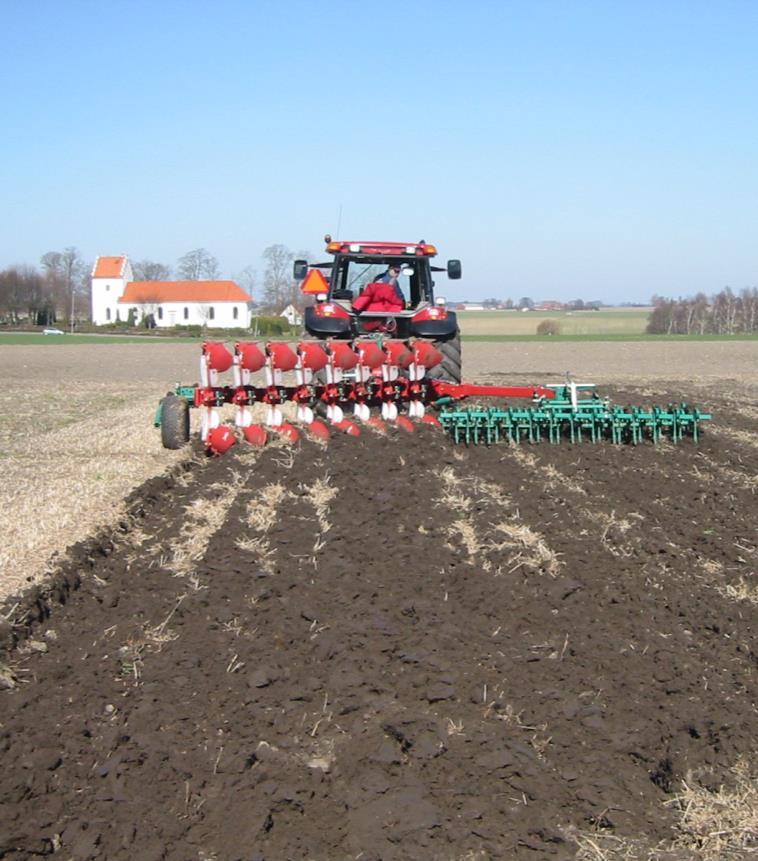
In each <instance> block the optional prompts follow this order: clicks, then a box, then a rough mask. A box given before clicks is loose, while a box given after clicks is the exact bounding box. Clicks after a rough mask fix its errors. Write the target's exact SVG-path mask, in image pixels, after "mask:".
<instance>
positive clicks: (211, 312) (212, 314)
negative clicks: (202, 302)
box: [208, 305, 216, 320]
mask: <svg viewBox="0 0 758 861" xmlns="http://www.w3.org/2000/svg"><path fill="white" fill-rule="evenodd" d="M208 319H209V320H215V319H216V310H215V309H214V307H213V305H211V306H210V308H208Z"/></svg>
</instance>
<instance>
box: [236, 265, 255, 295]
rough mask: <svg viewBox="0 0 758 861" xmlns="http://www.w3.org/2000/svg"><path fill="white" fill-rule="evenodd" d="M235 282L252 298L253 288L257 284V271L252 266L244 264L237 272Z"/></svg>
mask: <svg viewBox="0 0 758 861" xmlns="http://www.w3.org/2000/svg"><path fill="white" fill-rule="evenodd" d="M237 282H238V283H239V285H240V287H242V289H243V290H244V291H245V293H247V295H248V296H250V297H251V298H252V296H253V293H254V291H255V288H256V287H257V286H258V273H257V271H256V270H255V269H254V268H253V267H252V266H246V267H245V268H244V269H243V270H242V271H241V272H239V273H238V274H237Z"/></svg>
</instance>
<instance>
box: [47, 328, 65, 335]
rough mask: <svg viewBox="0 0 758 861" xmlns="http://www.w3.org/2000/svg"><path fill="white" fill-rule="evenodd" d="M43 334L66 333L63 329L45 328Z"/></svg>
mask: <svg viewBox="0 0 758 861" xmlns="http://www.w3.org/2000/svg"><path fill="white" fill-rule="evenodd" d="M42 334H43V335H65V334H66V333H65V332H64V331H63V329H43V330H42Z"/></svg>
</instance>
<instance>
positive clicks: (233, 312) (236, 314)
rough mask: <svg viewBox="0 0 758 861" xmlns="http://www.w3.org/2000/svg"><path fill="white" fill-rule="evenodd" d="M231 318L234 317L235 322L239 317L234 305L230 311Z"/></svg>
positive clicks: (237, 309)
mask: <svg viewBox="0 0 758 861" xmlns="http://www.w3.org/2000/svg"><path fill="white" fill-rule="evenodd" d="M232 317H234V319H235V320H236V319H237V317H239V308H238V307H237V306H236V305H235V306H234V309H233V311H232Z"/></svg>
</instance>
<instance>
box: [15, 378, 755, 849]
mask: <svg viewBox="0 0 758 861" xmlns="http://www.w3.org/2000/svg"><path fill="white" fill-rule="evenodd" d="M678 394H680V393H679V392H674V393H672V396H674V395H678ZM617 395H618V397H617V398H616V399H617V400H618V401H619V402H622V403H623V402H627V400H634V401H637V402H642V403H647V402H650V400H651V399H652V400H658V401H660V400H666V399H662V398H653V397H652V393H649V392H648V393H646V392H645V391H636V392H633V391H631V390H629V391H626V392H617ZM698 400H699V401H700V402H701V406H703V407H709V408H711V409H712V410H713V411H714V412H716V413H717V421H716V422H714V423H713V427H712V428H709V429H707V430H706V434H705V436H704V438H703V439H702V440H701V442H700V443H699V444H698V445H695V444H694V443H693V442H692V441H686V442H684V443H682V444H680V445H677V446H673V445H671V444H670V443H665V444H663V445H661V446H653V445H651V444H649V443H648V444H645V445H640V446H637V447H631V446H612V445H610V444H603V445H591V444H584V445H575V446H572V445H569V444H565V445H561V446H550V445H547V444H543V445H541V446H527V445H525V446H521V447H512V446H508V445H499V446H493V447H492V448H485V447H480V448H471V449H465V448H455V447H454V446H453V445H452V444H451V443H450V442H449V441H448V440H447V439H446V438H445V437H444V436H443V435H442V433H440V432H439V431H436V430H434V429H431V428H422V429H419V430H418V431H417V432H416V433H414V434H406V433H404V432H402V431H399V430H395V429H393V430H391V432H390V433H389V435H387V436H381V435H378V434H376V433H374V432H369V431H364V432H363V433H362V435H361V436H360V437H359V438H357V439H356V438H350V437H346V436H335V437H334V438H333V439H332V441H331V442H330V443H329V445H328V446H326V447H323V446H319V445H317V444H316V443H313V442H311V441H308V440H304V441H302V442H301V443H300V444H299V445H297V446H294V447H288V446H285V445H283V444H279V443H277V444H276V445H272V446H269V447H268V448H266V449H264V450H262V451H254V450H253V449H251V448H248V447H246V448H243V446H242V445H238V446H236V447H235V448H234V449H233V450H232V451H231V452H229V453H228V454H227V455H225V456H224V457H221V458H214V459H207V458H205V457H204V456H202V455H200V454H199V452H196V456H195V457H193V458H192V459H190V460H188V461H187V462H186V463H185V464H183V465H182V466H181V467H180V468H178V469H176V470H175V471H174V472H173V473H172V474H171V475H167V476H163V477H161V478H157V479H153V480H151V481H149V482H148V483H147V484H145V485H143V486H142V487H141V488H140V489H139V490H138V491H137V492H136V493H135V494H134V495H133V496H132V497H131V498H130V500H129V507H130V517H129V518H128V519H127V520H125V521H124V522H123V524H122V527H121V529H120V530H118V531H117V532H116V533H114V534H110V535H100V536H96V537H94V538H93V539H92V540H91V541H88V542H85V543H84V544H81V545H78V546H77V547H76V548H74V549H73V550H72V551H71V553H70V558H69V560H68V561H67V562H65V563H64V564H62V566H61V567H60V570H59V571H58V572H57V573H56V574H55V575H53V577H52V578H51V580H50V583H49V585H48V586H47V587H46V588H42V589H38V590H36V591H35V592H33V593H27V594H25V595H23V596H20V597H16V598H15V599H12V600H11V602H9V603H8V604H7V605H6V608H5V613H6V614H7V616H8V619H9V621H8V622H5V623H2V628H0V634H1V635H2V640H3V643H4V648H5V650H6V651H5V654H4V656H2V655H0V660H1V661H2V664H0V687H3V688H5V689H4V690H3V691H2V692H0V751H1V756H2V768H1V769H0V802H1V804H0V858H4V859H14V861H16V859H27V858H33V857H37V856H38V855H45V854H53V853H57V855H58V856H59V857H62V858H73V859H88V858H99V859H141V861H153V860H154V861H158V859H171V861H183V859H224V861H225V860H226V859H229V861H232V859H246V861H251V859H319V861H320V859H354V858H360V859H364V861H366V859H419V858H422V859H427V858H428V859H459V858H460V859H462V858H477V859H479V858H481V859H489V858H492V859H498V858H514V859H522V858H523V859H532V858H570V857H572V856H573V855H574V854H575V853H576V851H577V842H576V841H577V839H579V835H581V834H582V833H586V832H593V831H597V832H599V833H605V834H614V835H617V836H619V837H621V838H624V839H629V840H643V841H645V842H646V844H648V845H650V846H655V845H658V844H659V843H660V844H661V845H669V844H671V842H672V841H673V840H674V839H675V838H676V836H677V830H676V827H677V821H678V818H679V817H678V814H677V811H676V806H675V805H667V804H666V802H667V801H669V800H671V799H672V798H673V797H674V796H675V795H676V793H677V792H678V791H679V789H680V788H681V785H682V784H681V782H682V780H683V779H684V778H688V780H690V781H692V782H696V783H698V782H699V783H700V784H703V785H705V786H707V787H711V788H713V789H715V788H717V787H718V786H719V785H721V784H727V785H728V784H729V781H730V774H731V772H730V769H731V768H732V767H733V766H734V765H735V763H736V762H737V761H738V760H739V759H740V758H746V757H750V756H751V755H752V754H753V753H754V752H755V736H756V728H757V723H756V712H755V680H756V654H757V651H758V650H756V643H755V630H756V627H755V623H756V615H757V612H756V603H755V600H756V581H755V571H756V555H757V554H756V540H757V536H758V528H757V527H758V504H757V502H756V496H755V489H756V474H757V473H758V447H756V430H757V429H758V412H757V411H756V410H755V408H754V407H746V408H744V409H742V411H739V410H740V409H741V408H740V404H739V403H738V401H737V400H736V399H733V400H731V401H730V399H729V397H728V396H727V395H724V396H723V397H722V398H721V400H720V402H719V403H714V402H713V401H709V402H705V400H704V399H703V398H702V396H701V397H700V398H699V399H698ZM719 410H720V411H721V415H719V414H718V413H719ZM30 528H33V524H30ZM668 857H681V858H688V857H692V856H691V855H690V854H688V852H687V850H678V851H677V852H674V853H673V854H671V855H670V856H668Z"/></svg>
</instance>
